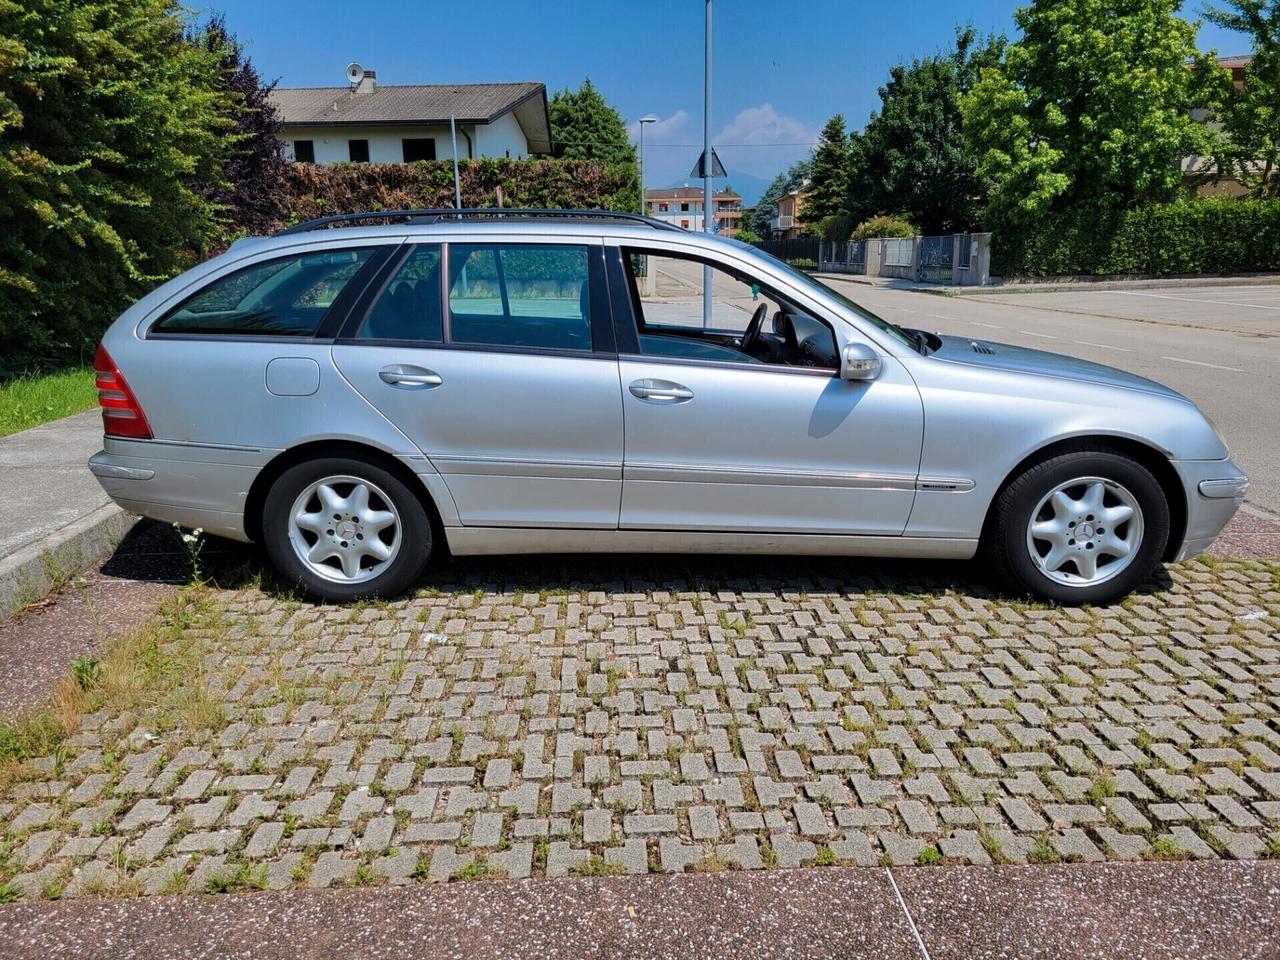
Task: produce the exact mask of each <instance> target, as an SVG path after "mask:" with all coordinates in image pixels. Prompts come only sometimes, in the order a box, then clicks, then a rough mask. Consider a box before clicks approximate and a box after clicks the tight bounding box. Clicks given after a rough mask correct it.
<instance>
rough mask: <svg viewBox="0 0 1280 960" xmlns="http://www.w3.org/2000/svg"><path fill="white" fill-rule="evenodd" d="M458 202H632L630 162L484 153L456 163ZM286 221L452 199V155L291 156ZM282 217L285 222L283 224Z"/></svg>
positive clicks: (620, 205) (626, 205) (614, 205)
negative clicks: (380, 159)
mask: <svg viewBox="0 0 1280 960" xmlns="http://www.w3.org/2000/svg"><path fill="white" fill-rule="evenodd" d="M458 173H459V180H460V182H461V186H462V205H463V206H464V207H496V206H497V205H498V191H499V189H501V191H502V205H503V206H505V207H549V208H583V209H597V208H603V209H606V210H635V209H636V208H637V207H638V206H639V194H638V192H637V188H636V179H635V172H634V170H633V169H632V168H631V166H630V165H629V164H624V163H620V164H601V163H595V162H593V161H589V160H552V159H541V160H538V159H528V160H509V159H505V158H497V157H482V158H480V159H478V160H464V161H462V162H461V163H459V164H458ZM284 190H285V193H286V203H285V207H286V208H287V209H288V210H289V222H294V223H296V222H297V221H299V220H308V219H311V218H313V217H323V216H326V215H328V214H331V213H353V212H356V211H360V210H394V209H397V208H400V209H403V208H407V207H452V206H453V201H454V195H453V162H452V161H451V160H424V161H420V162H418V163H350V164H348V163H339V164H310V163H293V164H289V165H288V167H287V169H286V170H285V176H284ZM282 225H283V224H282Z"/></svg>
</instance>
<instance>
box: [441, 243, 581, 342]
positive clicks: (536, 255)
mask: <svg viewBox="0 0 1280 960" xmlns="http://www.w3.org/2000/svg"><path fill="white" fill-rule="evenodd" d="M589 304H590V297H589V285H588V281H587V248H586V247H585V246H580V245H576V244H574V245H567V244H493V243H483V244H470V243H456V244H451V245H450V247H449V339H450V340H451V341H452V342H453V343H468V344H492V345H495V346H505V347H534V348H540V349H548V350H584V351H588V350H590V349H591V346H592V345H591V320H590V306H589Z"/></svg>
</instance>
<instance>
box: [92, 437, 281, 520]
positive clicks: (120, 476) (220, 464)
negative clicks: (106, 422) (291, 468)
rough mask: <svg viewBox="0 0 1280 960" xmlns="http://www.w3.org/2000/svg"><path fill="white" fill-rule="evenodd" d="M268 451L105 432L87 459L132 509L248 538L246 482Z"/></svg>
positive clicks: (115, 496) (111, 492)
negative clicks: (102, 443) (120, 436)
mask: <svg viewBox="0 0 1280 960" xmlns="http://www.w3.org/2000/svg"><path fill="white" fill-rule="evenodd" d="M267 456H269V453H268V452H267V451H257V450H252V451H251V450H244V449H224V448H214V447H198V446H195V445H186V444H173V443H163V442H158V441H154V440H150V441H148V440H118V439H115V438H108V439H107V440H106V449H104V450H102V451H100V452H98V453H96V454H94V455H93V456H92V457H91V458H90V459H89V470H90V471H92V473H93V475H94V476H95V477H97V478H98V483H100V484H102V489H103V490H105V491H106V492H107V495H108V496H109V497H111V499H112V500H114V501H115V502H116V503H118V504H119V505H120V506H121V507H123V508H124V509H125V510H128V511H129V512H130V513H136V514H139V515H140V516H143V517H150V518H151V519H153V520H161V521H164V522H166V523H179V524H181V525H182V526H184V527H199V528H201V529H203V530H205V531H207V532H209V533H213V534H217V535H218V536H222V537H230V538H231V539H233V540H247V539H248V536H247V534H246V533H245V523H244V506H245V500H246V499H247V497H248V495H249V487H250V485H251V484H252V483H253V479H254V477H256V476H257V474H258V471H259V470H260V469H261V463H260V461H262V460H265V459H266V457H267Z"/></svg>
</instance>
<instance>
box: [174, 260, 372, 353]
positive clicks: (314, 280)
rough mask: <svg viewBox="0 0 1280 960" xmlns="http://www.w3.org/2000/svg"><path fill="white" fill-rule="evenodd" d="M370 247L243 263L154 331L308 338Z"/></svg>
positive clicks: (198, 294) (181, 306) (182, 305)
mask: <svg viewBox="0 0 1280 960" xmlns="http://www.w3.org/2000/svg"><path fill="white" fill-rule="evenodd" d="M375 249H376V248H375V247H359V248H357V249H353V250H317V251H313V252H310V253H299V254H294V255H292V256H287V257H278V258H276V259H273V260H264V261H262V262H261V263H255V264H253V265H252V266H248V267H244V268H242V269H240V270H236V271H234V272H232V273H228V274H226V275H225V276H222V277H219V278H218V279H217V280H214V281H213V282H212V283H210V284H208V285H207V286H205V287H203V288H202V289H201V290H199V291H198V292H196V293H194V294H192V295H191V296H189V297H188V298H187V299H185V300H183V301H182V302H181V303H180V304H178V305H177V306H176V307H174V308H173V309H172V310H170V311H169V312H168V313H166V314H165V315H164V316H163V317H162V318H161V319H160V320H159V321H158V322H157V323H156V324H155V325H154V326H153V327H152V328H151V331H152V332H153V333H179V334H207V335H211V336H216V335H224V336H255V335H256V336H264V337H313V336H315V334H316V331H317V330H318V329H320V322H321V321H322V320H323V319H324V315H325V314H326V313H327V312H328V310H329V308H330V307H331V306H333V302H334V300H336V299H337V298H338V294H340V293H341V292H342V289H343V287H345V286H346V285H347V284H348V283H350V282H351V280H352V278H353V277H355V275H356V274H357V273H358V272H359V271H360V268H361V267H363V266H364V264H365V263H366V262H368V260H369V258H370V257H372V256H373V254H374V251H375Z"/></svg>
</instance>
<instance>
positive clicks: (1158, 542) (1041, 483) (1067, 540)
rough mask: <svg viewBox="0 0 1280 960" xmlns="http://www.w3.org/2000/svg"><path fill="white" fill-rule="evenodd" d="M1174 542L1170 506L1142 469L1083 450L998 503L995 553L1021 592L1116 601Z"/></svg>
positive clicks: (1045, 468) (1040, 467) (1057, 460)
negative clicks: (1170, 526) (1168, 542)
mask: <svg viewBox="0 0 1280 960" xmlns="http://www.w3.org/2000/svg"><path fill="white" fill-rule="evenodd" d="M1168 538H1169V502H1168V499H1167V498H1166V497H1165V493H1164V491H1163V490H1162V489H1161V487H1160V484H1159V482H1158V481H1157V480H1156V479H1155V477H1153V476H1152V475H1151V472H1150V471H1149V470H1147V469H1146V467H1144V466H1142V465H1141V464H1140V463H1138V462H1136V461H1134V460H1131V459H1129V458H1128V457H1125V456H1122V455H1120V454H1116V453H1109V452H1103V451H1076V452H1072V453H1066V454H1062V455H1059V456H1056V457H1053V458H1051V459H1049V460H1046V461H1044V462H1043V463H1038V464H1035V465H1034V466H1032V467H1029V468H1028V469H1027V470H1026V471H1025V472H1023V473H1022V474H1021V475H1020V476H1018V477H1017V478H1015V479H1014V480H1013V482H1011V483H1010V484H1009V485H1008V486H1007V487H1005V489H1004V490H1003V491H1001V493H1000V495H999V497H997V500H996V505H995V511H994V513H993V516H992V523H991V525H990V528H989V531H988V541H987V544H986V546H987V553H988V556H989V558H990V559H991V561H992V563H993V565H994V566H995V567H996V569H997V570H998V571H999V572H1000V573H1001V574H1002V575H1003V576H1004V577H1005V579H1006V580H1007V581H1008V582H1009V583H1010V584H1011V585H1012V586H1014V588H1015V589H1018V590H1021V591H1029V592H1031V593H1034V594H1037V595H1039V596H1041V597H1045V598H1047V599H1050V600H1056V601H1058V602H1060V603H1070V604H1081V603H1095V604H1097V603H1110V602H1111V601H1113V600H1117V599H1119V598H1120V597H1123V596H1124V595H1125V594H1127V593H1129V592H1130V591H1132V590H1133V589H1134V588H1135V587H1137V586H1138V585H1139V584H1140V583H1142V582H1143V581H1144V580H1146V579H1147V577H1149V576H1150V575H1151V572H1152V571H1153V570H1154V569H1155V566H1156V564H1157V563H1158V562H1159V558H1160V557H1161V555H1162V554H1163V553H1164V548H1165V543H1166V542H1167V541H1168Z"/></svg>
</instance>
